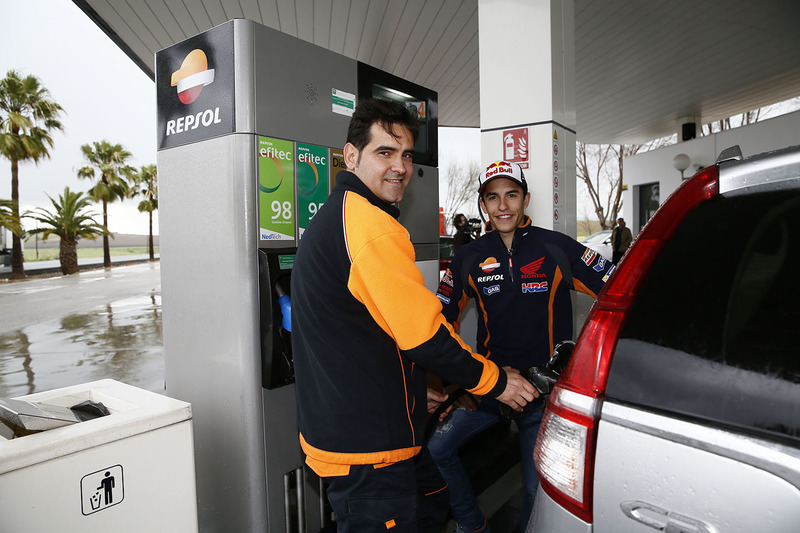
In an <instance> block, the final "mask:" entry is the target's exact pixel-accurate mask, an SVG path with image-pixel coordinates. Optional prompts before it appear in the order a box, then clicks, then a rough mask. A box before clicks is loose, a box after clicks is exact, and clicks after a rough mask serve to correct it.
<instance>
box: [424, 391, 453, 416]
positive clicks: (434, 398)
mask: <svg viewBox="0 0 800 533" xmlns="http://www.w3.org/2000/svg"><path fill="white" fill-rule="evenodd" d="M445 400H447V395H446V394H442V393H441V392H439V391H437V390H434V389H432V388H430V387H428V414H430V415H432V414H433V413H435V412H436V409H438V408H439V405H441V404H442V402H444V401H445ZM452 410H453V406H452V405H451V406H450V407H448V408H447V409H445V410H444V411H443V412H442V414H441V415H439V422H441V421H442V420H444V419H445V417H446V416H447V415H448V414H449V413H450V411H452Z"/></svg>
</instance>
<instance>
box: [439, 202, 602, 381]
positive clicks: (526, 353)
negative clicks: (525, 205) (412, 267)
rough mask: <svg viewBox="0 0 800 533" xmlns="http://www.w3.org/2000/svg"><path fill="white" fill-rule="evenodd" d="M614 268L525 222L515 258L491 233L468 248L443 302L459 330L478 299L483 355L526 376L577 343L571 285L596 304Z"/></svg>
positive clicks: (448, 277) (442, 293)
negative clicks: (557, 348) (566, 344)
mask: <svg viewBox="0 0 800 533" xmlns="http://www.w3.org/2000/svg"><path fill="white" fill-rule="evenodd" d="M611 268H612V265H611V262H610V261H607V260H605V259H603V257H602V256H600V254H598V253H596V252H594V251H592V250H590V249H589V248H586V247H584V246H583V245H582V244H580V243H578V242H577V241H575V240H574V239H572V238H570V237H568V236H566V235H564V234H562V233H558V232H556V231H550V230H546V229H543V228H539V227H536V226H533V225H531V221H530V218H528V217H527V216H526V217H525V221H524V223H523V225H522V226H520V227H519V228H517V230H516V232H515V234H514V239H513V243H512V248H511V250H508V249H507V248H506V246H505V244H504V243H503V241H502V239H501V238H500V234H499V233H497V232H495V231H492V229H491V226H490V225H489V226H487V233H486V234H485V235H484V236H482V237H480V238H479V239H477V240H475V241H473V242H471V243H469V244H468V245H466V246H464V247H463V248H461V249H460V250H459V251H458V253H456V255H455V257H454V258H453V261H452V262H451V263H450V268H449V269H448V270H447V271H446V272H445V275H444V277H443V278H442V281H441V282H440V283H439V289H438V291H437V294H436V296H437V297H438V298H439V300H441V302H442V312H443V314H444V316H445V317H446V318H447V320H448V321H450V322H452V323H454V325H455V326H456V328H458V321H459V317H460V315H461V312H462V310H463V309H464V306H466V304H467V302H468V301H469V298H474V299H475V303H476V306H477V312H478V338H477V341H476V344H477V346H476V349H477V351H478V353H480V354H482V355H485V356H486V357H487V358H489V359H491V360H492V361H494V362H495V363H497V365H498V366H501V367H502V366H505V365H509V366H512V367H514V368H525V367H529V366H532V365H539V364H543V363H545V362H547V360H548V359H549V357H550V354H551V353H552V351H553V347H554V345H555V344H558V343H559V342H561V341H563V340H569V339H571V338H572V303H571V300H570V295H569V291H570V285H572V286H573V287H574V289H575V290H577V291H580V292H583V293H586V294H588V295H590V296H592V297H594V298H596V297H597V293H598V292H600V289H601V288H602V287H603V283H604V282H605V279H607V277H608V274H609V273H610V269H611ZM567 277H568V279H565V278H567ZM470 341H471V339H470Z"/></svg>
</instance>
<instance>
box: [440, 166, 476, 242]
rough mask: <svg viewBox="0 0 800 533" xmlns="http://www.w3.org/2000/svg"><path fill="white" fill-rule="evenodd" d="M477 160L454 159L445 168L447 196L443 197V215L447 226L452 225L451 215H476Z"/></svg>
mask: <svg viewBox="0 0 800 533" xmlns="http://www.w3.org/2000/svg"><path fill="white" fill-rule="evenodd" d="M481 170H482V169H481V168H480V166H479V165H478V162H477V161H475V160H474V159H473V160H470V161H466V162H465V161H455V162H453V163H451V164H450V165H449V166H448V167H447V170H446V173H445V176H444V178H445V180H446V182H447V196H446V197H445V198H444V205H443V207H444V216H445V220H446V222H447V227H448V228H449V227H450V226H451V225H452V221H453V215H455V214H456V213H462V212H463V213H464V214H465V215H467V218H472V217H477V216H478V176H479V175H480V173H481Z"/></svg>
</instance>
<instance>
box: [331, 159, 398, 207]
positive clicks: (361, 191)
mask: <svg viewBox="0 0 800 533" xmlns="http://www.w3.org/2000/svg"><path fill="white" fill-rule="evenodd" d="M339 188H341V189H344V190H346V191H353V192H354V193H356V194H358V195H360V196H363V197H364V198H366V199H367V200H368V201H369V203H371V204H372V205H374V206H375V207H377V208H379V209H381V210H382V211H385V212H386V213H388V214H389V215H390V216H391V217H392V218H395V219H396V218H397V217H399V216H400V210H399V209H398V208H397V206H395V205H394V204H390V203H388V202H384V201H383V200H381V199H380V198H378V197H377V196H375V194H374V193H373V192H372V191H371V190H369V187H367V186H366V185H365V184H364V182H363V181H361V179H360V178H359V177H358V176H356V175H355V174H353V173H352V172H350V171H349V170H340V171H339V173H338V174H336V187H335V189H339Z"/></svg>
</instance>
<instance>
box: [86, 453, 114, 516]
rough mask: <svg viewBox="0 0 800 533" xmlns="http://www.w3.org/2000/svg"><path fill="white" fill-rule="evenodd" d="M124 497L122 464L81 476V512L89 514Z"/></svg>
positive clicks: (110, 505)
mask: <svg viewBox="0 0 800 533" xmlns="http://www.w3.org/2000/svg"><path fill="white" fill-rule="evenodd" d="M124 498H125V483H124V479H123V477H122V465H114V466H109V467H108V468H103V469H102V470H98V471H97V472H92V473H91V474H86V475H85V476H83V477H82V478H81V512H82V513H83V514H84V515H90V514H92V513H96V512H97V511H102V510H103V509H106V508H108V507H112V506H114V505H117V504H118V503H121V502H122V500H123V499H124Z"/></svg>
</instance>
